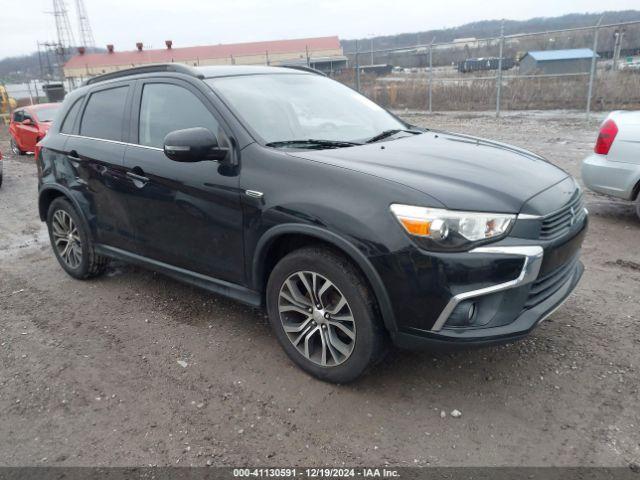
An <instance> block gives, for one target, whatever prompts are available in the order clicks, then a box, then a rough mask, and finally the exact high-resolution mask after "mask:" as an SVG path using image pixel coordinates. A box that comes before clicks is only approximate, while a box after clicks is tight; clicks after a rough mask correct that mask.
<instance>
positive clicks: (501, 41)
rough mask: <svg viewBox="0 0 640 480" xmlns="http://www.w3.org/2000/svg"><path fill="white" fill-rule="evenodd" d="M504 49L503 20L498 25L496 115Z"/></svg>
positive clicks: (498, 108) (498, 105) (498, 113)
mask: <svg viewBox="0 0 640 480" xmlns="http://www.w3.org/2000/svg"><path fill="white" fill-rule="evenodd" d="M503 51H504V20H503V21H502V24H501V25H500V49H499V52H498V74H497V75H496V117H499V116H500V95H501V93H502V52H503Z"/></svg>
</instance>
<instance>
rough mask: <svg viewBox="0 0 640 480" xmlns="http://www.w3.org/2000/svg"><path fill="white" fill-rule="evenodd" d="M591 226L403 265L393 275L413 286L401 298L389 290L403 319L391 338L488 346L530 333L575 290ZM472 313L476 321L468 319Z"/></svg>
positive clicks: (423, 255) (425, 344)
mask: <svg viewBox="0 0 640 480" xmlns="http://www.w3.org/2000/svg"><path fill="white" fill-rule="evenodd" d="M587 225H588V221H587V219H586V218H585V220H584V222H582V223H581V225H575V228H574V229H572V231H571V232H570V233H569V234H568V235H566V236H563V237H562V238H559V239H556V240H553V241H547V242H543V241H539V240H532V239H528V240H527V239H524V238H507V239H505V240H503V241H501V242H499V243H497V244H492V245H490V246H485V247H479V248H476V249H474V250H472V251H470V252H466V253H458V254H433V253H431V252H424V251H420V252H413V253H412V254H410V255H409V256H408V257H406V258H405V259H404V260H403V259H399V260H398V261H399V263H400V265H396V268H394V270H396V271H397V270H399V269H402V271H403V272H402V273H403V275H405V276H408V277H409V278H410V280H411V281H410V284H409V285H410V286H409V287H408V285H407V282H406V278H405V282H404V283H403V284H401V285H402V294H400V292H399V291H398V290H394V287H393V286H391V297H392V298H393V299H395V300H397V299H400V302H399V303H396V302H394V303H396V305H395V309H396V318H397V319H398V320H399V322H398V327H399V328H398V331H396V332H394V333H393V334H392V337H393V339H394V342H395V344H396V345H397V346H399V347H401V348H433V347H439V346H448V347H450V346H470V345H486V344H493V343H501V342H506V341H511V340H515V339H518V338H521V337H523V336H525V335H527V334H528V333H529V332H530V331H531V330H532V329H533V328H535V327H536V325H538V324H539V323H540V322H541V321H542V320H543V319H544V318H546V317H547V316H548V315H550V314H551V313H552V312H553V311H554V310H555V309H556V308H558V307H559V306H560V305H561V304H562V303H563V302H564V301H565V300H566V299H567V297H568V296H569V295H570V294H571V292H572V291H573V290H574V289H575V287H576V285H577V284H578V282H579V280H580V278H581V276H582V273H583V271H584V267H583V265H582V263H581V262H580V258H579V257H580V250H581V246H582V242H583V240H584V237H585V235H586V231H587ZM398 284H399V282H397V281H396V282H395V283H394V285H398ZM416 292H422V295H420V294H419V293H418V294H416ZM424 292H428V293H427V294H426V295H425V293H424ZM471 309H473V310H471ZM471 311H473V312H474V313H473V314H472V316H469V318H472V320H469V321H467V320H465V316H466V315H467V312H471ZM461 320H462V321H461Z"/></svg>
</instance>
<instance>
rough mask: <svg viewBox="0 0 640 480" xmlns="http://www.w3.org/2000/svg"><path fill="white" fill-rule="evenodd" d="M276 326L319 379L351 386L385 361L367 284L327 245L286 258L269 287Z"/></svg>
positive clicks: (287, 345) (280, 338) (280, 336)
mask: <svg viewBox="0 0 640 480" xmlns="http://www.w3.org/2000/svg"><path fill="white" fill-rule="evenodd" d="M266 296H267V309H268V312H269V320H270V322H271V326H272V328H273V330H274V332H275V334H276V336H277V337H278V341H279V342H280V344H281V345H282V347H283V348H284V350H285V352H286V353H287V355H288V356H289V358H291V360H293V361H294V363H296V364H297V365H298V366H299V367H300V368H302V369H303V370H305V371H306V372H308V373H310V374H311V375H313V376H314V377H317V378H319V379H320V380H325V381H328V382H333V383H347V382H351V381H353V380H355V379H357V378H358V377H359V376H361V375H362V374H363V373H364V372H365V371H366V370H367V369H368V368H369V367H370V366H371V365H373V364H374V363H375V362H376V361H378V360H379V359H380V358H382V355H383V353H384V351H385V344H386V335H385V332H384V329H383V327H382V325H381V322H380V319H379V315H378V313H377V309H376V304H375V301H374V297H373V294H372V293H371V291H370V288H369V286H368V284H367V282H366V281H365V280H364V279H363V277H362V275H361V274H360V272H359V271H358V270H356V268H355V267H354V266H353V265H352V263H351V262H350V261H349V260H348V259H346V258H345V257H343V256H341V255H339V254H336V253H334V252H332V251H331V250H329V249H326V248H322V247H307V248H303V249H300V250H296V251H294V252H292V253H290V254H288V255H287V256H285V257H284V258H283V259H282V260H280V262H279V263H278V264H277V265H276V266H275V268H274V269H273V271H272V272H271V275H270V277H269V281H268V284H267V293H266Z"/></svg>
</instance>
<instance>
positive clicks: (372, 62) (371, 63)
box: [371, 37, 373, 65]
mask: <svg viewBox="0 0 640 480" xmlns="http://www.w3.org/2000/svg"><path fill="white" fill-rule="evenodd" d="M371 65H373V37H371Z"/></svg>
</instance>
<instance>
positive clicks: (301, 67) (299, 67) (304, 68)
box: [278, 65, 327, 77]
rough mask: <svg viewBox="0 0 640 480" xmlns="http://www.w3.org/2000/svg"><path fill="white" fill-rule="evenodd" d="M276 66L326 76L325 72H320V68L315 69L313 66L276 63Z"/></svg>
mask: <svg viewBox="0 0 640 480" xmlns="http://www.w3.org/2000/svg"><path fill="white" fill-rule="evenodd" d="M278 66H279V67H282V68H291V69H292V70H300V71H302V72H309V73H315V74H316V75H322V76H323V77H326V76H327V74H326V73H324V72H321V71H320V70H317V69H315V68H311V67H307V66H306V65H278Z"/></svg>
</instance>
